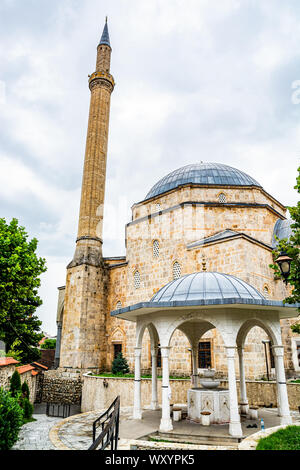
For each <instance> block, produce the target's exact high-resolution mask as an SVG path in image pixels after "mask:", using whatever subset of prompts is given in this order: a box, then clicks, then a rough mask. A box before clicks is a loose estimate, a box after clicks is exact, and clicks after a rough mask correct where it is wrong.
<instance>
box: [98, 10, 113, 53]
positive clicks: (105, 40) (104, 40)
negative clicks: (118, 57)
mask: <svg viewBox="0 0 300 470" xmlns="http://www.w3.org/2000/svg"><path fill="white" fill-rule="evenodd" d="M99 44H101V45H103V44H105V45H106V46H109V47H111V46H110V38H109V32H108V26H107V17H106V21H105V26H104V29H103V33H102V36H101V39H100V43H99Z"/></svg>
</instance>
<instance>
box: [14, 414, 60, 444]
mask: <svg viewBox="0 0 300 470" xmlns="http://www.w3.org/2000/svg"><path fill="white" fill-rule="evenodd" d="M33 418H35V419H36V421H32V422H31V423H27V424H24V426H22V428H21V431H20V435H19V440H18V442H17V443H16V444H15V445H14V447H13V448H12V450H57V449H56V447H55V446H54V445H53V444H52V442H51V441H50V438H49V431H50V429H51V428H52V427H53V426H54V425H56V424H58V423H59V422H60V421H61V418H49V417H48V416H46V415H41V414H34V415H33Z"/></svg>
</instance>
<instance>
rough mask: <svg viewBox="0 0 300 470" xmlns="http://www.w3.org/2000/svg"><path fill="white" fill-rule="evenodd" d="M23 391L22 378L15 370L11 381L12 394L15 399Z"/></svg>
mask: <svg viewBox="0 0 300 470" xmlns="http://www.w3.org/2000/svg"><path fill="white" fill-rule="evenodd" d="M21 391H22V389H21V377H20V374H19V372H18V371H17V370H15V372H14V373H13V375H12V376H11V379H10V392H11V394H12V396H13V397H17V396H18V395H19V394H20V393H21Z"/></svg>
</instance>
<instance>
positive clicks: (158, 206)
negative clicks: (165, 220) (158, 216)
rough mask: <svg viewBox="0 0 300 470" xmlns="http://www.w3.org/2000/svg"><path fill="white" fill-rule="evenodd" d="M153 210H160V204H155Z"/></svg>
mask: <svg viewBox="0 0 300 470" xmlns="http://www.w3.org/2000/svg"><path fill="white" fill-rule="evenodd" d="M155 211H156V212H160V211H161V205H160V204H155Z"/></svg>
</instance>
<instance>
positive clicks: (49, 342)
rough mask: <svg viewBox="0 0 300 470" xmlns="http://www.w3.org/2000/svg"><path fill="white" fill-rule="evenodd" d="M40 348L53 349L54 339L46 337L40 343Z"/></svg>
mask: <svg viewBox="0 0 300 470" xmlns="http://www.w3.org/2000/svg"><path fill="white" fill-rule="evenodd" d="M41 348H42V349H55V348H56V339H50V338H48V339H46V340H45V341H44V342H43V344H41Z"/></svg>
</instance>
